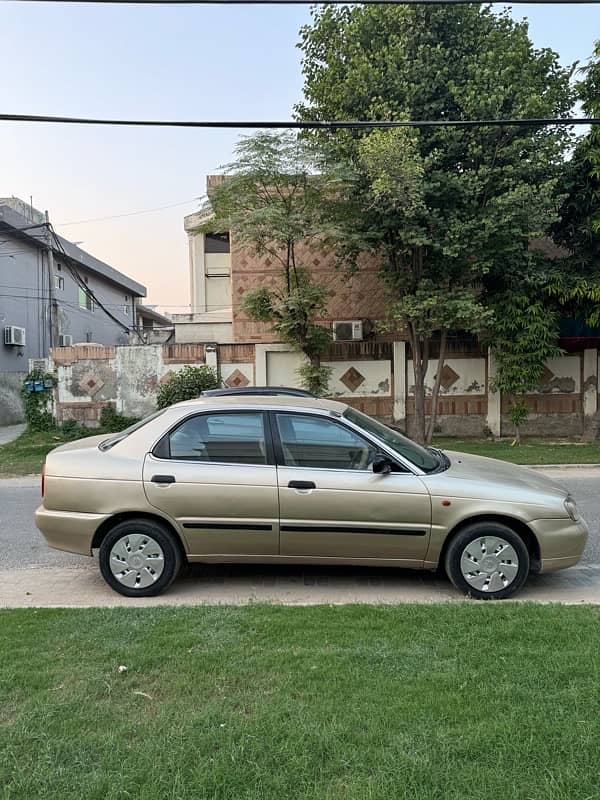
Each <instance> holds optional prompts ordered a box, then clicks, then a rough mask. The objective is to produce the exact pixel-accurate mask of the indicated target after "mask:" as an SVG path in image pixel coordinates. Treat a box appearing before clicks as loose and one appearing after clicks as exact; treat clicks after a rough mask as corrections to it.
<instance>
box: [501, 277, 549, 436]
mask: <svg viewBox="0 0 600 800" xmlns="http://www.w3.org/2000/svg"><path fill="white" fill-rule="evenodd" d="M527 288H531V287H526V289H525V291H521V292H520V293H519V292H518V291H512V292H506V293H505V294H503V295H499V296H497V297H496V298H495V301H496V303H497V313H496V317H495V320H494V325H493V338H492V339H491V342H490V343H491V346H492V351H493V353H494V356H495V359H496V376H495V378H494V381H493V389H494V390H496V391H500V392H503V393H505V394H507V395H509V396H510V412H509V413H510V419H511V422H512V423H513V425H514V426H515V433H516V436H515V442H517V443H518V442H519V441H520V438H521V437H520V428H521V425H522V424H523V423H524V422H525V421H526V420H527V417H528V416H529V406H528V405H527V401H526V398H525V395H526V394H528V393H529V392H531V391H533V390H534V389H535V388H536V387H537V386H538V385H539V382H540V378H541V376H542V372H543V370H544V364H545V362H546V361H547V359H549V358H553V357H555V356H558V355H560V353H561V351H560V349H559V347H558V346H557V343H556V342H557V332H558V322H559V315H558V312H557V311H556V310H551V309H549V308H548V305H547V302H546V301H545V298H544V297H543V294H541V293H540V292H538V293H537V299H534V298H533V295H534V292H533V291H532V290H530V291H527Z"/></svg>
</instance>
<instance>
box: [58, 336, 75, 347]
mask: <svg viewBox="0 0 600 800" xmlns="http://www.w3.org/2000/svg"><path fill="white" fill-rule="evenodd" d="M72 344H73V337H72V336H70V335H69V334H67V333H61V334H59V336H58V346H59V347H71V345H72Z"/></svg>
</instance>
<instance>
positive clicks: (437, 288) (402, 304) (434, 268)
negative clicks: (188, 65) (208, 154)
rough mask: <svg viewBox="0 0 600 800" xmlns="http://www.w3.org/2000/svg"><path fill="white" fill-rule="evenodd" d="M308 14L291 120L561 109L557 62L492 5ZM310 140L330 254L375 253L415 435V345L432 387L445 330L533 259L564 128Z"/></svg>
mask: <svg viewBox="0 0 600 800" xmlns="http://www.w3.org/2000/svg"><path fill="white" fill-rule="evenodd" d="M313 13H314V19H313V22H312V24H311V25H308V26H305V27H304V28H303V29H302V31H301V41H300V48H301V50H302V51H303V54H304V57H303V71H304V76H305V87H304V90H305V97H306V101H305V103H303V104H301V105H299V106H298V107H297V113H298V115H299V116H300V117H301V118H306V119H308V118H311V119H336V118H337V119H340V118H342V119H382V118H383V119H391V120H393V119H398V120H401V119H438V120H443V119H457V120H460V119H493V118H509V117H514V118H528V117H529V118H533V117H549V116H563V115H567V113H568V112H569V109H570V107H571V104H572V92H571V89H570V85H569V79H570V76H571V73H572V70H570V69H564V68H562V67H561V66H560V64H559V62H558V58H557V55H556V54H555V53H554V52H552V51H550V50H547V49H544V50H536V49H534V47H533V45H532V43H531V41H530V39H529V36H528V29H527V25H526V23H517V22H515V21H513V20H512V19H511V18H510V16H509V15H508V14H507V13H502V14H495V13H493V12H492V11H491V10H490V9H489V8H479V7H475V6H468V7H467V6H465V7H456V6H453V7H452V8H437V7H431V6H427V7H396V6H362V7H360V6H359V7H352V8H350V7H339V8H338V7H335V8H334V7H325V8H322V9H320V10H315V11H314V12H313ZM314 135H315V136H316V137H318V139H319V140H320V141H321V142H322V143H323V144H324V146H325V147H326V148H327V149H328V152H329V157H330V158H331V159H332V160H333V161H334V162H337V164H338V165H339V164H341V165H342V166H341V167H338V168H339V169H341V171H342V172H344V171H345V173H346V175H345V181H343V185H344V187H345V189H344V192H343V194H345V198H344V199H345V201H346V202H345V207H344V209H343V214H342V215H341V216H342V218H344V219H345V220H346V226H345V227H346V231H345V232H346V236H347V243H346V244H345V245H343V246H342V249H343V250H346V251H348V250H350V251H353V252H354V253H358V252H359V251H362V250H368V251H371V252H373V253H376V254H377V255H378V257H379V258H380V260H381V267H382V273H383V276H384V278H385V280H386V282H387V284H388V286H390V289H391V293H392V297H391V310H392V316H396V317H397V318H398V319H399V321H400V322H401V323H402V325H404V326H405V327H406V331H407V336H408V339H409V341H410V344H411V349H412V351H413V355H414V356H415V357H414V358H413V365H414V387H415V388H414V391H415V400H416V427H417V434H416V435H417V438H419V439H420V440H421V441H428V440H429V439H430V437H431V433H432V431H433V425H432V424H431V422H432V421H431V420H430V421H429V423H430V424H429V426H427V424H426V418H425V391H426V387H425V377H426V368H427V364H428V361H429V353H430V352H431V351H432V350H433V349H434V347H435V346H437V349H439V351H440V357H439V362H438V370H437V375H438V381H439V376H440V373H441V367H442V365H443V360H444V355H445V353H444V350H445V338H446V336H445V334H446V332H447V331H448V329H461V328H462V329H467V330H471V331H473V330H475V331H477V330H480V329H481V328H482V327H484V326H485V325H489V324H490V321H491V320H490V315H489V312H487V313H486V311H485V308H484V307H487V308H489V307H490V306H491V305H492V303H493V297H500V296H504V295H505V294H506V293H507V292H508V293H510V292H511V291H512V290H514V289H515V288H516V287H518V286H519V285H521V283H522V280H523V276H527V275H529V274H530V273H531V272H532V271H535V270H538V269H539V268H540V254H539V253H533V252H532V251H531V250H530V248H529V247H528V243H529V241H530V240H531V239H532V238H535V237H539V236H543V235H544V234H545V233H546V232H547V231H548V229H549V227H550V225H551V224H552V223H553V222H554V220H555V218H556V190H557V179H558V175H559V172H560V167H561V165H562V159H563V153H564V149H565V147H566V145H567V143H568V141H569V133H568V132H567V131H565V130H556V129H551V128H543V127H536V126H534V125H531V126H528V127H524V128H516V127H501V126H497V125H489V126H481V127H478V128H469V129H465V128H435V129H430V128H428V129H421V130H420V131H419V132H407V131H404V130H402V131H398V130H392V131H375V132H366V133H365V132H356V131H344V132H342V133H338V134H337V135H336V136H335V137H332V136H330V135H328V134H327V133H325V132H321V131H320V132H317V133H316V134H314ZM343 206H344V203H341V204H340V207H343ZM436 340H437V341H436ZM434 389H435V386H434ZM438 390H439V386H438ZM433 399H434V403H433V406H434V409H433V413H434V415H435V413H436V405H437V396H436V397H434V398H433Z"/></svg>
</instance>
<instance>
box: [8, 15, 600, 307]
mask: <svg viewBox="0 0 600 800" xmlns="http://www.w3.org/2000/svg"><path fill="white" fill-rule="evenodd" d="M512 13H513V16H515V17H516V18H522V17H524V16H526V17H528V18H529V20H530V35H531V37H532V39H533V42H534V44H535V45H536V46H537V47H551V48H553V49H554V50H556V51H557V52H558V53H559V54H560V57H561V61H562V63H563V64H570V63H572V62H573V61H577V60H579V61H581V62H585V61H586V60H587V59H588V58H589V56H590V55H591V53H592V49H593V43H594V41H595V40H597V39H600V6H597V7H595V6H591V5H571V6H569V5H568V4H565V5H551V6H540V5H516V6H513V12H512ZM309 19H310V12H309V8H308V6H270V7H264V6H247V7H241V6H222V7H215V6H171V7H164V6H139V5H121V6H114V5H104V4H101V5H84V4H81V5H78V4H63V3H42V2H33V3H17V2H7V3H1V4H0V41H1V42H2V66H3V68H2V73H1V77H0V108H1V109H2V110H3V111H4V113H15V114H19V113H20V114H27V113H29V114H46V115H56V116H82V117H84V116H95V117H103V116H105V117H129V118H132V117H133V118H135V117H137V118H155V119H156V118H160V119H167V118H171V119H209V118H212V119H236V118H237V119H261V118H262V119H289V118H290V117H291V113H292V107H293V105H294V103H295V102H297V101H298V100H299V99H300V98H301V94H302V75H301V68H300V55H301V54H300V51H299V50H298V49H297V48H296V43H297V41H298V30H299V28H300V26H301V25H303V24H304V23H306V22H308V21H309ZM239 135H240V134H239V132H235V131H199V130H177V129H154V130H153V129H139V128H137V129H136V128H103V127H85V126H66V125H65V126H56V125H48V124H39V123H38V124H32V123H12V122H8V123H7V122H3V123H0V159H1V161H0V163H1V170H0V197H5V196H10V195H15V196H17V197H20V198H21V199H23V200H26V201H29V198H30V197H32V198H33V205H34V206H35V207H36V208H38V209H40V210H42V211H44V210H46V209H47V210H48V211H49V214H50V219H51V221H52V222H53V224H54V226H55V228H56V230H57V231H58V232H59V233H61V234H62V235H63V236H65V237H66V238H68V239H70V240H71V241H75V242H81V243H82V244H81V247H83V249H85V250H87V251H88V252H90V253H92V254H93V255H95V256H96V257H98V258H101V259H103V260H104V261H107V262H108V263H109V264H111V265H112V266H114V267H116V268H117V269H120V270H121V271H123V272H125V273H127V274H128V275H130V276H131V277H132V278H134V279H136V280H138V281H139V282H140V283H142V284H144V285H145V286H146V287H147V288H148V297H147V302H148V303H150V304H156V305H158V306H159V307H160V308H162V309H164V310H166V311H177V310H180V311H183V310H185V307H186V306H187V305H188V304H189V302H190V296H189V278H188V245H187V234H186V233H185V232H184V230H183V217H184V215H186V214H189V213H192V212H193V211H194V210H196V209H197V208H198V205H199V203H198V200H197V199H196V198H198V197H200V196H201V195H202V194H203V193H204V190H205V183H206V175H207V174H211V173H213V172H216V171H218V170H219V167H220V166H222V165H223V164H226V163H227V162H228V161H230V160H231V157H232V152H233V147H234V145H235V142H236V140H237V138H238V136H239ZM164 206H175V207H171V208H167V209H164V208H163V207H164ZM158 207H161V208H163V210H161V211H154V212H152V213H145V214H139V215H135V216H124V217H121V218H119V219H110V220H103V221H95V222H85V223H81V221H83V220H97V218H99V217H107V216H112V215H117V214H131V213H132V212H138V211H144V210H147V209H155V208H158ZM68 223H81V224H68Z"/></svg>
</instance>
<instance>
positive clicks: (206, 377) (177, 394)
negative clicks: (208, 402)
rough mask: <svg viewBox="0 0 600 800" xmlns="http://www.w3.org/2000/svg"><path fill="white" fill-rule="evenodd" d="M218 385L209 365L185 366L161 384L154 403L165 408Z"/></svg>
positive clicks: (190, 398) (197, 395)
mask: <svg viewBox="0 0 600 800" xmlns="http://www.w3.org/2000/svg"><path fill="white" fill-rule="evenodd" d="M218 385H219V380H218V378H217V375H216V373H215V371H214V370H213V369H212V368H211V367H209V366H207V365H202V366H201V367H191V366H185V367H184V368H183V369H182V370H181V371H180V372H176V373H174V374H173V375H171V377H170V378H169V379H168V380H166V381H165V382H164V383H163V384H161V386H160V387H159V389H158V393H157V396H156V405H157V406H158V408H167V406H172V405H173V403H180V402H181V401H182V400H193V399H194V398H196V397H199V396H200V394H201V393H202V392H203V391H204V390H205V389H216V388H217V386H218Z"/></svg>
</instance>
